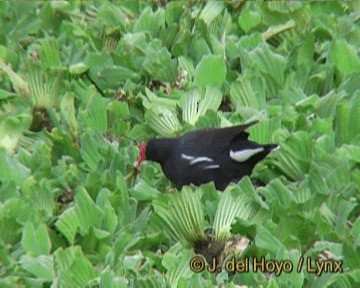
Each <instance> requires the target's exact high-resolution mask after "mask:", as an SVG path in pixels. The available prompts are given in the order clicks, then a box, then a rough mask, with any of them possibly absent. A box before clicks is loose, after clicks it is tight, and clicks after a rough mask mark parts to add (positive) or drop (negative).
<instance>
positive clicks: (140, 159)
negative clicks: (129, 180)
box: [135, 142, 146, 167]
mask: <svg viewBox="0 0 360 288" xmlns="http://www.w3.org/2000/svg"><path fill="white" fill-rule="evenodd" d="M145 153H146V142H142V143H141V144H140V147H139V156H138V158H137V160H136V164H135V166H136V167H140V165H141V163H142V162H143V161H144V160H145V159H146V156H145V155H146V154H145Z"/></svg>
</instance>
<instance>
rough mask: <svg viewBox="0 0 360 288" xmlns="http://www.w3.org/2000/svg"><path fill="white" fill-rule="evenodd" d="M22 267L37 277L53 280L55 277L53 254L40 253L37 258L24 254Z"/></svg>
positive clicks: (21, 260)
mask: <svg viewBox="0 0 360 288" xmlns="http://www.w3.org/2000/svg"><path fill="white" fill-rule="evenodd" d="M20 264H21V267H22V268H23V269H24V270H26V271H27V272H29V273H30V274H32V275H33V276H35V277H36V278H40V279H45V280H47V281H53V280H54V279H55V271H54V260H53V256H52V255H39V256H38V257H36V258H33V257H30V256H27V255H24V256H22V257H21V259H20Z"/></svg>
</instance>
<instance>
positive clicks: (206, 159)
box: [190, 157, 214, 165]
mask: <svg viewBox="0 0 360 288" xmlns="http://www.w3.org/2000/svg"><path fill="white" fill-rule="evenodd" d="M213 161H214V160H213V159H211V158H209V157H197V158H195V159H194V160H191V162H190V165H194V164H196V163H199V162H213Z"/></svg>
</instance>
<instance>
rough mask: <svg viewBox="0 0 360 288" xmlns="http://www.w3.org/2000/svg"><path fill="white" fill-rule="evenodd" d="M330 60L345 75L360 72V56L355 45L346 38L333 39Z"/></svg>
mask: <svg viewBox="0 0 360 288" xmlns="http://www.w3.org/2000/svg"><path fill="white" fill-rule="evenodd" d="M329 58H330V61H331V62H332V63H333V64H334V65H335V66H336V68H337V69H339V71H340V73H341V74H342V75H344V76H346V75H349V74H351V73H356V72H357V73H359V71H360V57H359V55H358V52H357V51H356V49H355V47H353V46H352V45H350V44H349V43H347V42H346V40H344V39H341V40H333V42H332V44H331V46H330V55H329Z"/></svg>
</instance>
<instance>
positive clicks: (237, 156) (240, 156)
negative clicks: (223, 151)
mask: <svg viewBox="0 0 360 288" xmlns="http://www.w3.org/2000/svg"><path fill="white" fill-rule="evenodd" d="M262 151H264V148H263V147H260V148H256V149H244V150H240V151H235V152H234V151H232V150H230V158H231V159H233V160H235V161H237V162H244V161H246V160H248V159H249V158H250V157H252V156H254V155H255V154H257V153H260V152H262Z"/></svg>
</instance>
